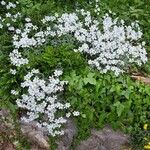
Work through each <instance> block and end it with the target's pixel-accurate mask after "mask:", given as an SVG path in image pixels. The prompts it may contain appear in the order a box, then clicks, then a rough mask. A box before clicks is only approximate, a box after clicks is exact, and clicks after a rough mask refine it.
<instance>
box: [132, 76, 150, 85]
mask: <svg viewBox="0 0 150 150" xmlns="http://www.w3.org/2000/svg"><path fill="white" fill-rule="evenodd" d="M131 77H132V78H133V79H135V80H139V81H141V82H143V83H145V84H150V78H146V77H142V76H136V75H132V76H131Z"/></svg>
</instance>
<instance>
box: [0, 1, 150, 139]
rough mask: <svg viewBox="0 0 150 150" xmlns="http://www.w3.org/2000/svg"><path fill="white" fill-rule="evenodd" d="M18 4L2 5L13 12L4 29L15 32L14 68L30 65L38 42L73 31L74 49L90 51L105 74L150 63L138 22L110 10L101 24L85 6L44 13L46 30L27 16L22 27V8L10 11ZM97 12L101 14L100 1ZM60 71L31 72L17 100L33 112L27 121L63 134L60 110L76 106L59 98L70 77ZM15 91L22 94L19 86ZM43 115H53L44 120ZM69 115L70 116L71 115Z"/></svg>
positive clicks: (90, 60)
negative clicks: (28, 55) (30, 55)
mask: <svg viewBox="0 0 150 150" xmlns="http://www.w3.org/2000/svg"><path fill="white" fill-rule="evenodd" d="M97 2H98V0H96V3H97ZM17 3H18V2H16V4H17ZM16 4H14V3H11V2H5V1H1V5H2V6H3V7H5V8H6V10H7V11H8V12H7V13H6V16H5V17H1V16H0V29H4V28H7V29H8V31H9V32H10V33H11V34H12V44H13V47H14V49H13V50H12V52H11V53H10V55H9V58H10V62H11V64H12V65H13V66H14V67H15V66H16V67H21V66H22V65H25V64H28V63H29V61H30V60H29V59H28V58H24V57H23V56H22V53H23V51H24V50H26V49H27V48H35V49H36V47H38V46H42V45H43V44H48V43H47V39H49V38H59V37H63V36H64V35H67V34H71V35H72V36H73V37H74V38H75V40H76V41H77V42H76V45H75V46H76V48H75V49H74V51H75V52H76V51H78V52H81V53H85V54H86V55H88V63H89V65H91V66H93V67H96V68H97V69H98V70H99V71H100V72H101V73H107V72H108V71H113V72H114V73H115V75H116V76H118V75H119V74H120V73H122V72H124V71H125V70H126V69H127V67H128V66H129V65H131V64H132V63H135V64H137V65H139V66H140V65H142V64H143V63H146V61H147V56H146V55H147V53H146V50H145V48H144V45H145V42H140V41H141V38H142V31H141V30H140V27H139V25H138V23H137V22H133V23H131V25H125V22H124V20H119V19H118V18H116V19H113V18H112V17H111V16H110V15H109V14H105V16H104V17H103V19H102V20H103V21H102V22H99V21H98V20H97V19H95V18H94V17H92V15H91V13H90V12H89V11H85V10H83V9H81V10H76V11H75V12H72V13H63V14H61V15H59V14H57V13H55V14H54V15H51V16H45V17H43V19H42V20H41V24H43V26H44V28H41V27H38V26H37V25H34V24H33V23H32V20H31V19H30V18H29V17H26V18H24V22H25V23H24V24H23V25H22V26H21V27H17V26H16V25H15V26H14V23H15V22H17V19H19V18H22V17H23V16H22V15H21V14H20V13H19V12H18V13H16V14H13V13H11V11H10V10H11V9H15V8H16ZM95 12H96V13H97V14H99V13H100V9H99V8H98V5H97V4H96V10H95ZM101 27H102V29H101ZM56 72H57V73H58V74H59V73H60V71H57V70H56V71H55V73H54V75H53V76H50V77H49V79H47V80H44V79H41V78H39V76H38V74H39V71H38V70H35V69H33V70H32V71H31V72H29V73H27V75H25V77H24V80H25V81H24V82H23V83H22V84H21V88H23V89H24V88H25V89H26V90H27V93H24V94H23V95H22V96H21V98H20V99H17V104H18V107H21V108H24V109H26V110H27V116H26V117H22V119H23V120H24V121H26V122H30V121H33V120H39V123H38V124H37V125H38V126H39V127H46V128H47V129H48V130H49V133H50V134H51V135H53V136H54V135H57V134H62V133H63V132H62V131H58V130H55V129H57V128H59V127H61V124H63V123H65V122H66V119H65V118H63V117H60V118H55V117H56V116H55V113H56V112H57V111H58V110H63V109H67V108H69V107H70V104H69V103H67V104H62V103H61V101H59V100H58V97H57V94H58V93H57V92H61V91H62V90H63V85H64V83H65V81H60V80H59V75H56V74H57V73H56ZM10 73H12V74H13V75H15V74H16V73H17V71H16V70H15V69H11V70H10ZM11 93H12V94H14V95H17V91H16V92H15V90H12V91H11ZM41 115H43V116H46V117H45V118H47V119H45V120H44V119H43V118H41ZM73 115H75V116H77V115H79V112H74V113H73ZM66 116H67V117H69V116H70V113H67V115H66Z"/></svg>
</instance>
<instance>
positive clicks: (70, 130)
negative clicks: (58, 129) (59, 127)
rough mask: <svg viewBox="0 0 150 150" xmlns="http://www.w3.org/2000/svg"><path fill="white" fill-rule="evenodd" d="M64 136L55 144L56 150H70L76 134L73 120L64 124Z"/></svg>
mask: <svg viewBox="0 0 150 150" xmlns="http://www.w3.org/2000/svg"><path fill="white" fill-rule="evenodd" d="M64 132H65V134H64V135H63V136H61V137H60V138H59V140H58V142H57V144H58V148H57V150H70V146H71V144H72V142H73V138H74V137H75V135H76V134H77V128H76V125H75V123H74V122H73V120H71V119H69V120H68V121H67V123H66V124H65V128H64Z"/></svg>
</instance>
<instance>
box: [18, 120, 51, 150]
mask: <svg viewBox="0 0 150 150" xmlns="http://www.w3.org/2000/svg"><path fill="white" fill-rule="evenodd" d="M35 124H36V122H32V123H30V124H25V123H21V131H22V134H23V135H24V136H25V137H26V138H27V139H28V141H29V142H30V143H31V145H32V148H31V149H32V150H41V149H42V150H49V149H50V147H49V143H48V142H47V141H48V137H47V135H46V134H45V135H44V131H42V130H40V129H38V128H37V127H36V125H35Z"/></svg>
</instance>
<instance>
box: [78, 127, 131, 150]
mask: <svg viewBox="0 0 150 150" xmlns="http://www.w3.org/2000/svg"><path fill="white" fill-rule="evenodd" d="M128 143H129V137H128V136H127V135H125V134H123V133H121V132H119V131H117V132H115V131H113V130H112V129H111V128H110V127H105V128H104V129H103V130H101V131H97V130H92V131H91V136H90V137H89V138H88V139H87V140H84V141H82V142H81V143H80V144H79V145H78V146H77V148H76V150H121V148H122V147H123V146H124V145H127V144H128Z"/></svg>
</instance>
